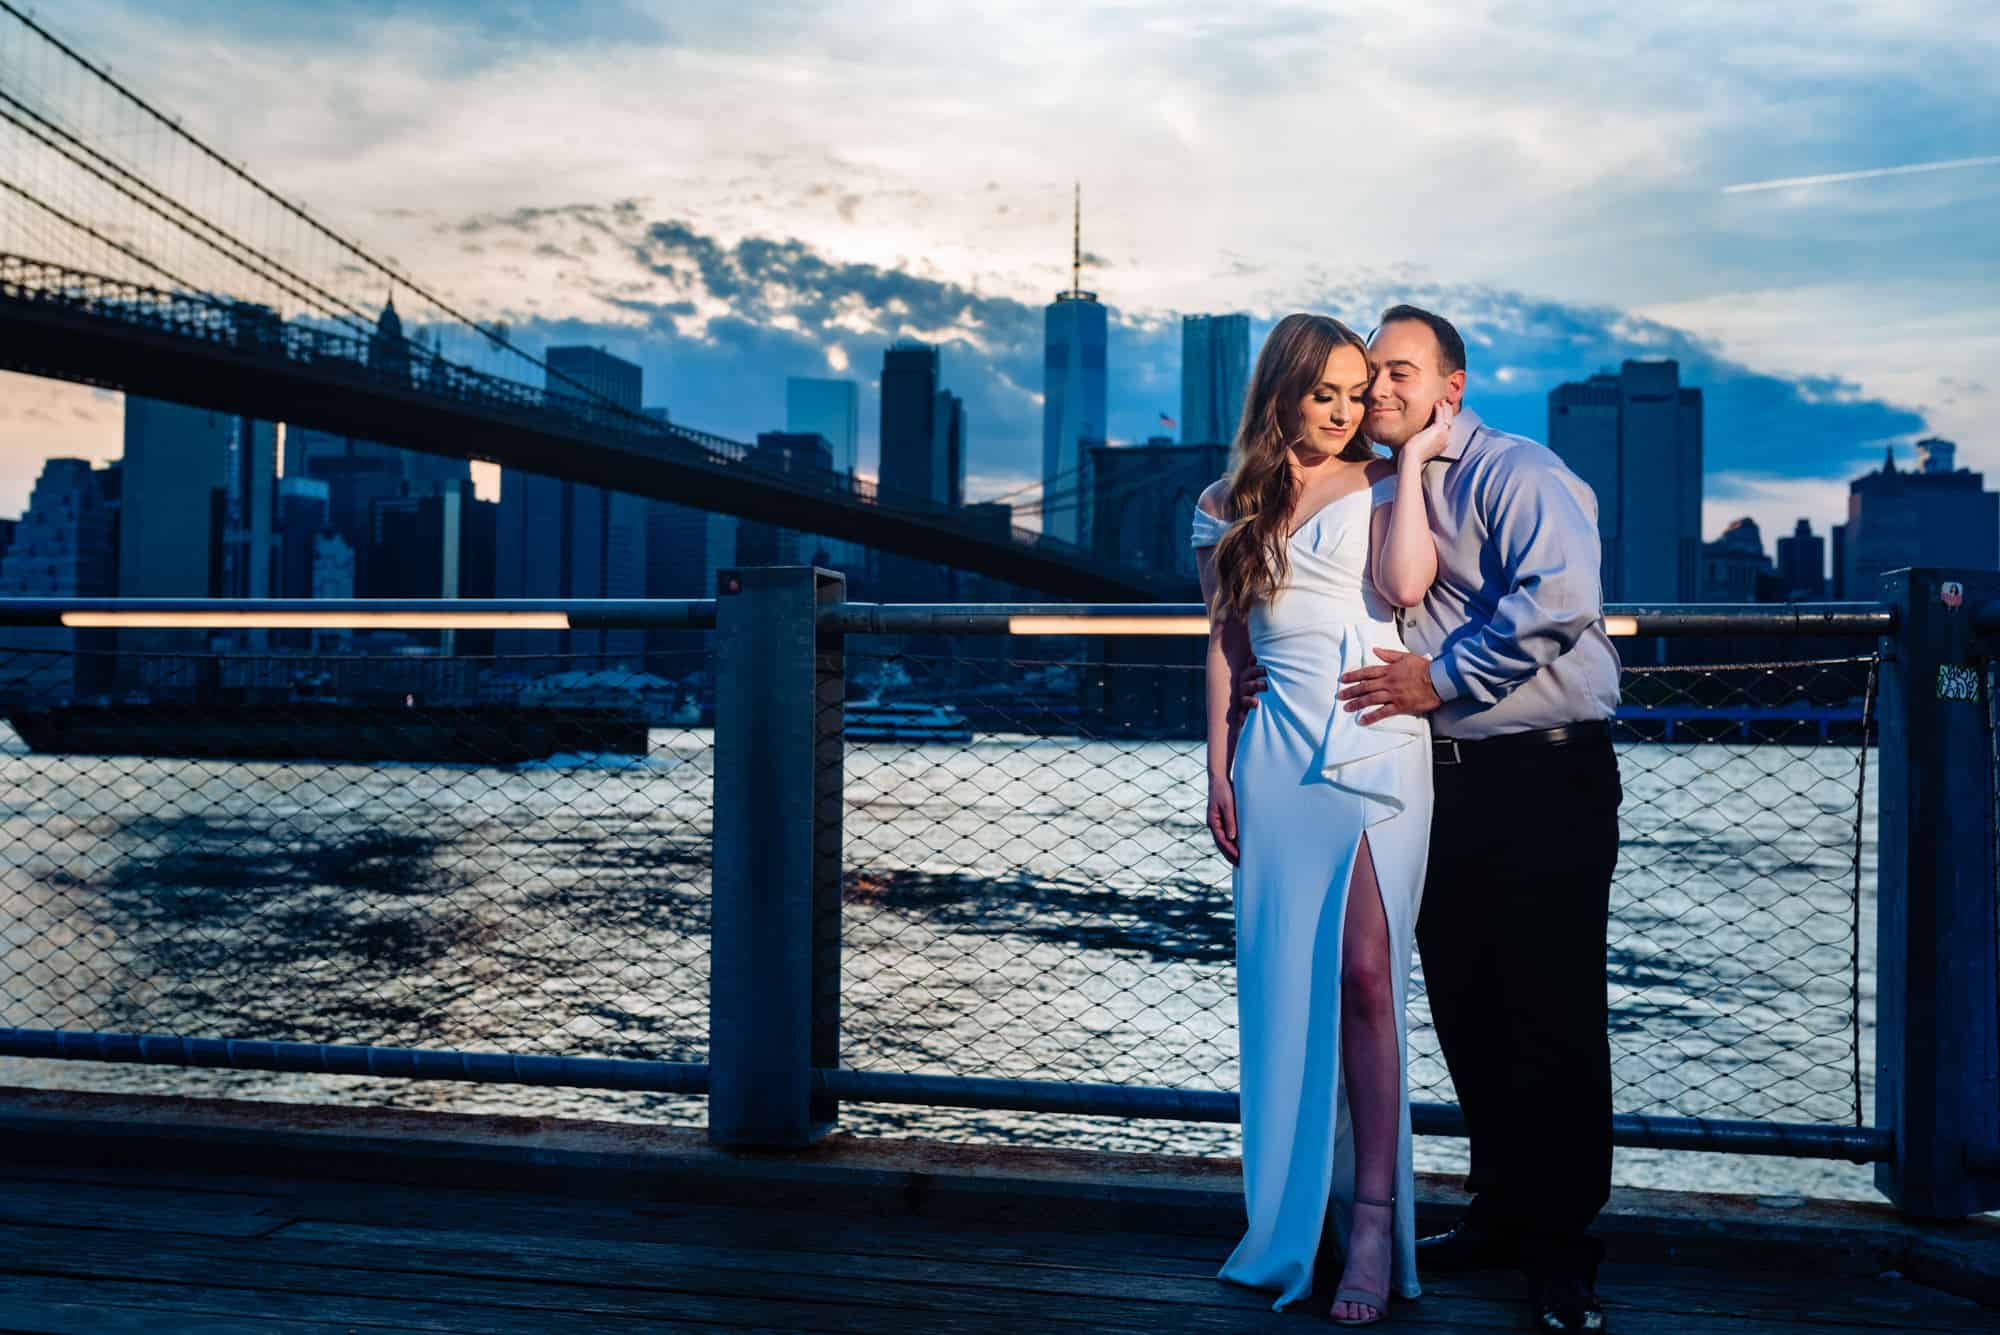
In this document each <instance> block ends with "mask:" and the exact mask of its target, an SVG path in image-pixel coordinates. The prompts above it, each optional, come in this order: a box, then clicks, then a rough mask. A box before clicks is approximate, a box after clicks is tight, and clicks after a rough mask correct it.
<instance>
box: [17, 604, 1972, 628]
mask: <svg viewBox="0 0 2000 1335" xmlns="http://www.w3.org/2000/svg"><path fill="white" fill-rule="evenodd" d="M715 606H716V604H715V600H714V599H713V598H668V599H660V598H0V626H55V625H60V624H61V614H62V613H64V612H93V613H106V612H109V613H119V612H145V613H156V614H165V615H172V614H177V613H200V614H215V613H221V614H225V615H232V616H244V617H251V616H255V615H257V614H259V613H279V614H295V613H297V614H311V615H315V616H325V617H329V618H335V617H341V616H349V615H353V616H359V617H363V618H366V617H371V616H378V615H385V614H387V615H414V616H424V615H433V614H448V615H452V616H476V615H481V614H514V613H536V612H556V613H562V614H564V615H566V616H568V617H569V619H570V625H571V627H572V628H575V629H618V628H627V627H657V628H666V629H682V630H712V629H714V627H715ZM1604 611H1605V615H1606V616H1607V617H1625V618H1629V619H1630V620H1632V621H1633V622H1634V623H1636V626H1637V632H1636V633H1638V634H1641V635H1661V634H1665V635H1884V634H1889V633H1891V632H1892V631H1894V629H1895V613H1894V612H1893V611H1892V610H1891V609H1890V608H1889V607H1888V606H1887V605H1886V604H1882V603H1858V602H1857V603H1786V604H1744V605H1734V604H1721V603H1718V604H1713V605H1707V604H1700V603H1680V604H1637V603H1611V604H1608V605H1606V607H1605V609H1604ZM1203 615H1205V613H1204V610H1203V608H1202V605H1201V604H1200V603H836V604H833V605H830V606H828V607H827V608H826V609H825V610H823V611H822V612H821V613H820V614H819V628H820V630H822V631H826V632H833V633H842V634H849V635H910V634H959V635H1006V634H1010V633H1014V630H1015V624H1016V623H1017V622H1018V621H1020V620H1021V619H1023V618H1039V617H1060V618H1063V619H1065V620H1068V621H1082V622H1092V621H1103V622H1117V621H1128V620H1130V621H1164V620H1175V619H1185V618H1191V617H1192V618H1199V617H1201V616H1203ZM1981 615H1982V616H1984V615H1985V612H1984V611H1982V613H1981ZM1995 616H1996V618H2000V608H1996V609H1995ZM326 624H327V625H328V626H334V625H336V624H337V623H336V622H334V621H328V622H327V623H326ZM1995 624H1996V626H2000V619H1997V620H1996V623H1995ZM1110 633H1117V632H1116V631H1115V630H1114V631H1111V632H1110Z"/></svg>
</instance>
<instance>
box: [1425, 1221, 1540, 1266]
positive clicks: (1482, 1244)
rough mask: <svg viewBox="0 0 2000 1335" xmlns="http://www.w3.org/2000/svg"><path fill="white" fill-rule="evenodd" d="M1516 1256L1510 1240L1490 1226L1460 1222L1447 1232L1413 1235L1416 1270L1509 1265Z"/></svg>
mask: <svg viewBox="0 0 2000 1335" xmlns="http://www.w3.org/2000/svg"><path fill="white" fill-rule="evenodd" d="M1519 1259H1520V1258H1519V1256H1518V1254H1517V1252H1516V1249H1515V1247H1514V1245H1513V1243H1512V1242H1511V1241H1509V1240H1508V1239H1507V1238H1506V1237H1505V1236H1503V1235H1502V1234H1500V1233H1497V1232H1495V1231H1493V1230H1491V1229H1485V1228H1481V1227H1479V1226H1478V1225H1477V1224H1473V1223H1462V1224H1460V1225H1459V1226H1458V1227H1457V1228H1454V1229H1452V1230H1451V1231H1450V1232H1449V1233H1433V1234H1431V1236H1429V1237H1428V1238H1418V1239H1417V1272H1418V1273H1419V1274H1421V1273H1423V1272H1424V1271H1425V1270H1435V1271H1439V1272H1447V1271H1453V1270H1484V1269H1486V1268H1488V1267H1491V1266H1503V1265H1513V1264H1515V1263H1516V1262H1517V1261H1518V1260H1519Z"/></svg>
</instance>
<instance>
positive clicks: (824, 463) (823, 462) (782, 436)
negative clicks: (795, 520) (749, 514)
mask: <svg viewBox="0 0 2000 1335" xmlns="http://www.w3.org/2000/svg"><path fill="white" fill-rule="evenodd" d="M832 459H833V449H832V447H831V446H830V445H828V444H827V441H826V438H825V437H824V436H821V435H820V434H818V433H817V432H810V431H766V432H763V433H761V434H760V435H759V436H758V437H757V445H756V448H755V449H753V450H752V451H751V453H750V460H751V462H752V463H753V464H755V465H756V466H757V467H759V468H762V469H766V470H768V471H770V472H774V473H805V474H813V473H824V472H825V471H827V470H828V469H829V468H831V467H832ZM824 546H825V542H824V540H823V539H821V538H819V537H817V536H815V535H813V534H810V533H803V532H800V531H799V530H797V529H792V528H786V527H784V526H782V525H779V524H767V523H764V522H763V521H761V520H753V519H746V520H744V521H743V522H742V523H741V524H739V525H738V526H737V529H736V564H737V565H745V566H770V565H778V566H796V565H811V564H814V563H815V561H816V560H817V559H820V558H822V556H823V552H822V549H823V547H824Z"/></svg>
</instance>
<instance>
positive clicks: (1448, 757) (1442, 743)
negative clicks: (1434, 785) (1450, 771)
mask: <svg viewBox="0 0 2000 1335" xmlns="http://www.w3.org/2000/svg"><path fill="white" fill-rule="evenodd" d="M1447 747H1449V748H1450V750H1449V751H1447V750H1446V749H1445V748H1447ZM1431 760H1432V761H1433V763H1435V764H1439V765H1462V764H1464V763H1465V756H1464V754H1463V753H1462V752H1460V750H1459V749H1458V738H1456V737H1433V738H1432V739H1431Z"/></svg>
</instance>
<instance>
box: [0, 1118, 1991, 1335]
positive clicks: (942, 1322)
mask: <svg viewBox="0 0 2000 1335" xmlns="http://www.w3.org/2000/svg"><path fill="white" fill-rule="evenodd" d="M5 1093H6V1092H5V1091H0V1144H4V1145H7V1146H10V1147H11V1149H10V1150H9V1151H6V1152H5V1154H6V1161H5V1166H4V1168H0V1178H3V1179H4V1180H0V1331H10V1332H15V1331H18V1332H30V1331H32V1332H76V1333H78V1335H84V1333H88V1335H99V1333H100V1332H122V1331H174V1332H214V1333H217V1335H221V1333H224V1332H227V1333H228V1335H238V1333H239V1332H240V1333H242V1335H248V1333H249V1332H273V1333H275V1335H291V1333H296V1335H308V1333H311V1335H318V1333H321V1332H379V1331H429V1332H438V1331H467V1332H494V1333H495V1335H512V1333H514V1332H519V1333H520V1335H548V1333H549V1332H554V1331H607V1332H618V1331H725V1330H728V1331H743V1330H756V1331H826V1332H856V1333H857V1335H858V1333H862V1332H865V1333H866V1335H898V1333H900V1332H933V1331H934V1332H940V1333H941V1335H961V1333H969V1332H987V1331H994V1332H1007V1333H1008V1335H1025V1332H1028V1331H1031V1330H1050V1331H1106V1332H1125V1331H1130V1332H1142V1331H1143V1332H1148V1335H1152V1333H1154V1332H1165V1331H1189V1332H1260V1331H1301V1330H1316V1329H1317V1330H1323V1329H1327V1326H1326V1325H1325V1324H1324V1323H1323V1322H1322V1321H1320V1320H1319V1319H1318V1317H1321V1316H1323V1315H1324V1312H1325V1308H1324V1305H1323V1303H1322V1304H1319V1305H1317V1306H1315V1305H1311V1304H1308V1305H1306V1306H1304V1307H1302V1308H1298V1309H1294V1310H1293V1311H1291V1312H1288V1313H1286V1314H1282V1315H1280V1314H1274V1313H1272V1312H1271V1311H1270V1310H1269V1308H1268V1304H1267V1302H1266V1301H1265V1299H1264V1298H1263V1297H1262V1296H1261V1295H1259V1294H1255V1293H1250V1292H1246V1291H1243V1290H1239V1289H1234V1288H1231V1287H1229V1286H1226V1285H1223V1284H1220V1283H1218V1282H1216V1280H1215V1279H1214V1273H1215V1269H1216V1266H1217V1265H1218V1263H1219V1262H1220V1260H1221V1258H1222V1256H1223V1254H1224V1253H1225V1252H1226V1251H1227V1248H1228V1242H1229V1236H1228V1234H1229V1231H1230V1229H1231V1228H1232V1227H1233V1223H1232V1221H1231V1220H1230V1219H1229V1218H1228V1211H1227V1205H1226V1200H1227V1194H1228V1182H1229V1178H1228V1174H1227V1172H1226V1166H1224V1171H1221V1172H1217V1171H1215V1170H1214V1169H1212V1168H1210V1167H1209V1166H1205V1165H1192V1164H1187V1163H1186V1162H1185V1161H1176V1162H1175V1164H1171V1165H1167V1166H1166V1167H1164V1168H1162V1167H1160V1166H1158V1165H1153V1164H1150V1163H1149V1162H1145V1161H1132V1160H1111V1159H1108V1158H1106V1157H1104V1156H1088V1155H1048V1154H1037V1153H1028V1152H1014V1151H990V1150H989V1151H981V1152H968V1151H963V1150H948V1149H942V1148H939V1147H922V1146H911V1145H901V1146H898V1145H896V1144H893V1143H889V1142H871V1143H865V1144H850V1145H846V1146H839V1145H836V1146H831V1147H826V1148H823V1149H821V1150H815V1151H813V1152H811V1153H810V1154H809V1155H807V1156H805V1157H803V1158H792V1157H789V1156H754V1157H751V1156H725V1155H717V1154H716V1153H715V1152H714V1151H710V1150H707V1149H706V1148H705V1147H703V1146H701V1145H700V1144H699V1141H698V1138H690V1137H688V1136H686V1134H685V1133H669V1132H661V1131H642V1130H637V1129H633V1128H606V1127H601V1126H600V1127H595V1128H589V1127H585V1128H577V1127H574V1126H571V1125H560V1124H559V1125H547V1126H545V1125H542V1124H538V1123H534V1122H532V1121H515V1120H512V1119H498V1118H453V1119H446V1120H447V1121H448V1122H450V1123H452V1124H453V1125H452V1126H451V1127H450V1128H449V1129H450V1130H451V1131H453V1132H454V1133H455V1135H456V1138H449V1139H448V1138H443V1137H434V1136H433V1135H432V1134H430V1131H429V1122H430V1119H424V1118H415V1119H414V1120H413V1119H412V1117H411V1115H407V1114H352V1115H350V1114H343V1115H340V1116H334V1115H332V1114H330V1113H329V1111H328V1110H324V1109H313V1110H306V1109H291V1110H280V1112H281V1113H290V1114H295V1115H297V1117H296V1120H295V1121H294V1124H293V1126H292V1127H290V1128H288V1129H282V1130H278V1129H273V1128H271V1127H269V1126H267V1127H266V1128H265V1129H264V1130H263V1131H262V1132H260V1133H257V1134H248V1133H245V1134H243V1135H240V1136H237V1135H231V1134H230V1131H231V1127H230V1123H229V1118H230V1117H231V1116H236V1117H240V1118H244V1119H248V1118H252V1117H254V1116H257V1115H258V1114H255V1113H249V1112H244V1113H227V1112H226V1111H225V1112H223V1113H220V1114H217V1113H216V1110H217V1109H223V1110H227V1109H229V1108H232V1107H241V1105H206V1109H205V1111H206V1113H208V1114H215V1115H211V1116H208V1118H207V1120H206V1121H205V1122H203V1121H202V1120H201V1117H200V1116H194V1117H193V1118H192V1119H191V1120H192V1121H193V1122H200V1123H201V1125H200V1126H199V1127H198V1130H199V1132H200V1133H199V1134H196V1135H191V1136H190V1135H179V1136H162V1135H161V1129H162V1127H163V1126H164V1125H165V1123H166V1121H167V1120H169V1119H166V1118H165V1117H164V1116H163V1115H162V1116H160V1117H156V1119H155V1122H154V1124H153V1125H152V1126H151V1127H150V1128H147V1127H145V1126H144V1125H137V1126H136V1128H128V1129H127V1130H118V1129H117V1126H118V1123H117V1122H116V1121H115V1117H116V1114H117V1112H118V1108H117V1107H116V1106H114V1105H116V1104H118V1103H119V1102H121V1101H116V1100H112V1101H97V1102H94V1103H92V1104H91V1106H90V1108H89V1109H88V1110H87V1111H89V1112H90V1113H91V1114H92V1115H91V1116H86V1117H83V1118H80V1119H71V1121H70V1124H69V1125H68V1126H66V1127H65V1126H60V1125H58V1123H57V1119H56V1118H55V1117H54V1116H53V1115H52V1114H53V1112H54V1111H55V1109H56V1107H57V1105H58V1104H60V1102H61V1100H60V1099H59V1098H55V1097H53V1096H37V1097H38V1098H39V1099H40V1100H42V1106H41V1108H40V1110H39V1111H37V1110H36V1109H35V1108H34V1107H33V1106H31V1105H32V1104H33V1103H34V1102H35V1100H33V1099H30V1100H26V1101H21V1100H16V1101H14V1102H12V1103H9V1102H8V1100H7V1099H6V1098H5V1097H4V1095H5ZM126 1102H130V1101H126ZM180 1106H181V1108H182V1111H183V1113H186V1111H187V1110H188V1109H193V1110H194V1112H195V1113H196V1114H202V1113H203V1112H204V1109H203V1108H202V1107H198V1106H196V1105H180ZM10 1108H11V1109H12V1111H11V1112H8V1111H5V1110H6V1109H10ZM97 1114H103V1116H101V1117H100V1116H97ZM93 1118H95V1120H93ZM218 1118H219V1120H218ZM181 1120H182V1122H183V1124H184V1129H185V1124H187V1123H188V1122H189V1120H190V1119H188V1118H187V1117H183V1118H182V1119H181ZM343 1122H346V1123H349V1124H348V1125H345V1126H343V1125H342V1123H343ZM246 1124H247V1123H246ZM482 1127H484V1128H485V1129H486V1130H487V1131H489V1132H490V1133H491V1134H490V1135H489V1137H488V1138H487V1139H485V1140H484V1141H467V1140H465V1139H464V1138H463V1137H464V1135H465V1134H466V1133H468V1132H474V1131H478V1130H480V1129H481V1128H482ZM398 1128H405V1130H403V1131H399V1130H398ZM316 1150H318V1151H324V1152H323V1153H318V1152H315V1151H316ZM371 1163H372V1164H374V1165H375V1166H376V1167H378V1168H387V1169H389V1170H390V1171H389V1172H387V1173H376V1174H374V1176H375V1177H376V1178H378V1179H382V1178H396V1177H400V1178H403V1179H405V1180H402V1181H392V1180H363V1179H364V1177H365V1176H366V1175H365V1174H364V1173H363V1172H362V1170H363V1169H364V1168H365V1167H366V1166H367V1165H368V1164H371ZM1092 1163H1099V1164H1100V1166H1101V1167H1102V1168H1103V1170H1104V1171H1102V1172H1101V1173H1099V1174H1098V1175H1097V1177H1096V1183H1097V1185H1095V1186H1093V1185H1091V1182H1090V1180H1089V1177H1088V1174H1089V1170H1090V1165H1091V1164H1092ZM416 1177H421V1178H427V1179H428V1180H425V1181H421V1182H412V1181H409V1180H407V1179H409V1178H416ZM1679 1199H1680V1200H1681V1201H1683V1202H1685V1201H1687V1200H1688V1199H1689V1198H1679ZM1708 1199H1711V1200H1713V1199H1715V1198H1708ZM1623 1204H1629V1203H1622V1205H1621V1208H1622V1206H1623ZM1716 1208H1718V1209H1720V1208H1726V1206H1719V1207H1716ZM1745 1208H1746V1209H1747V1208H1750V1207H1745ZM1817 1208H1818V1207H1799V1208H1795V1209H1792V1210H1790V1211H1778V1212H1776V1213H1778V1214H1785V1215H1787V1216H1797V1215H1799V1213H1800V1210H1801V1209H1803V1210H1805V1211H1808V1212H1810V1211H1813V1210H1815V1209H1817ZM1840 1209H1844V1210H1849V1211H1850V1215H1851V1207H1840ZM1669 1214H1670V1215H1672V1214H1673V1212H1671V1211H1670V1212H1669ZM1850 1215H1842V1216H1841V1217H1840V1218H1837V1219H1823V1220H1820V1221H1819V1222H1817V1223H1814V1222H1810V1221H1809V1222H1806V1223H1793V1222H1786V1223H1784V1224H1782V1225H1769V1226H1765V1225H1755V1226H1752V1225H1749V1224H1743V1223H1740V1222H1736V1223H1732V1221H1731V1220H1729V1219H1727V1218H1723V1219H1715V1218H1712V1217H1710V1215H1709V1213H1708V1212H1707V1210H1706V1209H1703V1208H1696V1209H1694V1210H1693V1211H1691V1212H1688V1213H1685V1214H1681V1215H1673V1217H1670V1218H1668V1219H1666V1221H1665V1222H1664V1223H1661V1224H1659V1225H1658V1226H1657V1227H1656V1228H1654V1229H1653V1230H1652V1231H1651V1232H1650V1233H1649V1232H1647V1231H1646V1230H1645V1227H1644V1221H1643V1220H1640V1219H1638V1218H1637V1217H1636V1216H1631V1215H1630V1214H1629V1211H1627V1212H1626V1213H1621V1214H1620V1215H1619V1216H1618V1217H1617V1218H1616V1219H1614V1220H1613V1221H1611V1228H1610V1232H1611V1237H1612V1249H1613V1256H1614V1260H1613V1262H1612V1263H1611V1264H1609V1265H1608V1266H1607V1267H1606V1269H1605V1272H1604V1274H1603V1276H1602V1287H1603V1289H1604V1292H1605V1295H1606V1299H1607V1305H1608V1307H1609V1309H1610V1318H1611V1321H1612V1325H1613V1329H1614V1330H1617V1331H1624V1332H1627V1335H1652V1333H1654V1332H1658V1333H1659V1335H1666V1333H1668V1332H1673V1333H1675V1335H1679V1333H1680V1332H1687V1331H1697V1330H1699V1331H1720V1332H1729V1333H1731V1335H1779V1333H1780V1332H1784V1333H1790V1332H1801V1331H1826V1330H1844V1329H1850V1328H1851V1329H1854V1330H1860V1331H1865V1330H1878V1331H1882V1330H1893V1331H1910V1332H1929V1331H1975V1330H1981V1331H1994V1330H2000V1309H1996V1308H1982V1307H1981V1306H1980V1305H1979V1304H1978V1303H1977V1302H1975V1301H1973V1300H1971V1299H1970V1298H1967V1297H1963V1296H1958V1295H1954V1294H1952V1293H1948V1292H1945V1291H1943V1290H1942V1289H1940V1288H1936V1287H1932V1286H1930V1285H1928V1284H1925V1283H1920V1282H1918V1281H1917V1280H1916V1279H1912V1278H1908V1277H1904V1276H1903V1275H1902V1274H1901V1273H1899V1272H1895V1271H1893V1270H1887V1271H1886V1273H1885V1269H1886V1268H1885V1267H1883V1258H1884V1257H1885V1256H1890V1255H1892V1254H1896V1253H1894V1252H1893V1250H1881V1251H1874V1250H1871V1247H1872V1246H1873V1245H1874V1244H1872V1243H1871V1242H1870V1241H1869V1239H1870V1238H1871V1237H1874V1236H1876V1235H1878V1234H1882V1233H1883V1230H1882V1229H1874V1230H1873V1231H1872V1232H1871V1230H1870V1229H1869V1228H1868V1227H1866V1220H1865V1219H1856V1218H1854V1217H1850ZM1814 1228H1821V1229H1822V1230H1823V1231H1824V1235H1823V1237H1821V1238H1820V1239H1819V1242H1820V1243H1821V1244H1823V1245H1818V1246H1809V1245H1807V1244H1808V1242H1810V1241H1811V1240H1810V1239H1809V1238H1806V1237H1805V1235H1807V1234H1810V1233H1811V1232H1812V1230H1813V1229H1814ZM1965 1229H1970V1230H1971V1231H1970V1232H1965V1231H1964V1230H1965ZM1995 1233H1996V1230H1994V1229H1992V1228H1991V1227H1989V1226H1988V1225H1986V1224H1983V1223H1982V1224H1975V1225H1968V1226H1963V1228H1962V1229H1961V1230H1960V1234H1955V1235H1954V1237H1953V1238H1952V1239H1950V1240H1948V1241H1949V1242H1950V1246H1949V1247H1948V1248H1947V1251H1948V1252H1949V1257H1948V1258H1947V1262H1946V1264H1947V1265H1948V1266H1961V1267H1962V1266H1971V1267H1973V1268H1974V1269H1976V1268H1977V1267H1979V1266H1981V1265H1983V1264H1984V1263H1985V1261H1986V1260H1990V1259H1993V1258H1995V1257H2000V1242H1996V1237H1995ZM1877 1240H1878V1241H1880V1240H1881V1239H1880V1238H1877ZM1897 1245H1905V1244H1894V1243H1886V1244H1885V1246H1888V1247H1890V1248H1891V1249H1893V1247H1894V1246H1897ZM1989 1249H1993V1250H1989ZM1954 1273H1956V1272H1954ZM1962 1277H1963V1276H1962V1275H1961V1278H1962ZM1518 1283H1519V1281H1518V1280H1515V1279H1513V1278H1511V1277H1508V1276H1504V1275H1489V1276H1483V1277H1480V1278H1476V1279H1442V1278H1440V1279H1436V1280H1433V1281H1430V1282H1429V1284H1428V1288H1429V1291H1428V1292H1427V1294H1426V1296H1425V1297H1424V1298H1423V1299H1422V1301H1421V1302H1417V1303H1400V1304H1397V1306H1396V1309H1395V1313H1394V1318H1393V1320H1394V1325H1393V1326H1389V1327H1385V1329H1390V1330H1398V1331H1409V1332H1429V1331H1460V1330H1510V1329H1519V1328H1522V1327H1524V1326H1525V1324H1526V1321H1525V1308H1524V1306H1523V1305H1522V1304H1521V1303H1520V1301H1519V1298H1518V1293H1517V1287H1516V1286H1517V1285H1518ZM1328 1287H1330V1286H1328ZM1956 1287H1964V1286H1963V1285H1956ZM1973 1287H1974V1289H1976V1288H1977V1287H1978V1282H1977V1279H1976V1276H1975V1279H1974V1282H1973Z"/></svg>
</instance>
